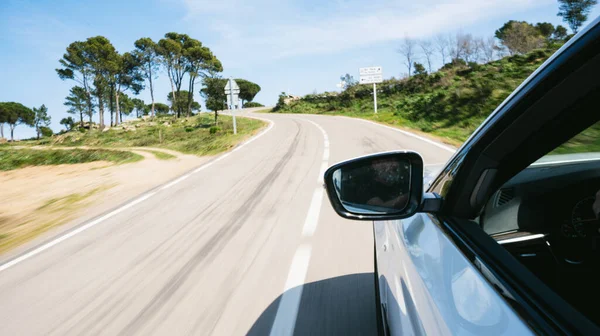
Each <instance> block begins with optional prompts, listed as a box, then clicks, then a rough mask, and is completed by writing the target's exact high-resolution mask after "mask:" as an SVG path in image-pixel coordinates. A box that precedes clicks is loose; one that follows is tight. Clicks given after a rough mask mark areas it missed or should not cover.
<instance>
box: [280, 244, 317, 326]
mask: <svg viewBox="0 0 600 336" xmlns="http://www.w3.org/2000/svg"><path fill="white" fill-rule="evenodd" d="M310 251H311V247H310V245H307V244H303V245H300V246H299V247H298V249H297V250H296V253H295V254H294V258H293V259H292V265H291V267H290V272H289V274H288V278H287V281H286V282H285V288H284V292H283V295H281V300H280V301H279V307H277V313H276V314H275V320H274V321H273V326H272V327H271V333H270V335H271V336H282V335H293V334H294V328H295V327H296V318H297V317H298V308H299V307H300V299H301V298H302V290H303V286H304V279H305V278H306V272H307V271H308V263H309V261H310Z"/></svg>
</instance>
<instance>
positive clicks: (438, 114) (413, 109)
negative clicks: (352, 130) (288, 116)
mask: <svg viewBox="0 0 600 336" xmlns="http://www.w3.org/2000/svg"><path fill="white" fill-rule="evenodd" d="M556 50H557V47H556V46H555V47H552V48H547V49H538V50H534V51H532V52H530V53H528V54H525V55H514V56H510V57H505V58H503V59H500V60H497V61H493V62H490V63H487V64H475V63H470V64H466V63H464V62H462V61H461V62H456V63H454V64H447V65H445V66H444V67H443V68H441V69H440V70H439V71H437V72H435V73H433V74H429V75H428V74H418V75H414V76H412V77H411V78H409V79H402V80H398V79H393V78H392V79H390V80H386V81H384V82H383V83H381V84H378V85H377V100H378V112H379V113H378V114H376V115H375V114H373V98H372V91H373V88H372V86H371V85H354V86H352V87H350V88H348V89H346V90H344V91H343V92H341V93H337V92H332V93H328V92H326V93H322V94H309V95H306V96H305V97H303V98H301V99H300V100H296V101H292V102H289V104H287V105H286V104H283V101H282V99H280V103H278V105H277V106H276V108H275V109H274V110H273V112H283V113H312V114H335V115H347V116H353V117H360V118H366V119H370V120H374V121H379V122H383V123H386V124H391V125H395V126H400V127H407V128H411V129H416V130H418V131H422V132H426V133H431V134H433V135H435V136H438V137H441V138H442V140H443V141H445V142H447V143H450V144H455V145H458V144H460V143H462V142H464V141H465V140H466V139H467V138H468V137H469V135H470V134H471V133H472V132H473V131H474V130H475V129H476V128H477V126H478V125H479V124H481V122H482V121H483V120H484V119H485V118H486V117H487V116H488V115H489V114H490V113H491V112H492V111H494V109H495V108H496V107H497V106H498V105H499V104H500V103H501V102H502V101H503V100H504V99H505V98H506V97H507V96H508V95H509V94H510V93H511V92H512V91H513V90H514V89H515V88H516V87H517V86H518V85H519V84H520V83H521V82H523V80H525V79H526V78H527V77H528V76H529V75H530V74H531V73H532V72H533V71H534V70H535V69H537V68H538V67H539V66H540V65H541V64H542V63H543V62H544V61H545V60H546V59H547V58H548V57H550V56H551V55H552V54H553V53H554V52H555V51H556Z"/></svg>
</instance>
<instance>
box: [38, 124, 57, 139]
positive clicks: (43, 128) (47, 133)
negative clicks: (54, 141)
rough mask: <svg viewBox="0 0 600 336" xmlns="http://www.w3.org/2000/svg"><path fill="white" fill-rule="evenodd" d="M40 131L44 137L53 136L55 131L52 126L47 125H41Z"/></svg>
mask: <svg viewBox="0 0 600 336" xmlns="http://www.w3.org/2000/svg"><path fill="white" fill-rule="evenodd" d="M40 133H41V134H42V137H45V138H47V137H51V136H52V135H53V134H54V132H53V131H52V129H51V128H50V127H46V126H41V127H40Z"/></svg>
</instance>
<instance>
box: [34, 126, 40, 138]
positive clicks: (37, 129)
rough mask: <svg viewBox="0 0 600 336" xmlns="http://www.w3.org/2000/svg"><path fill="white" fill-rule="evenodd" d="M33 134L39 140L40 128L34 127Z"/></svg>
mask: <svg viewBox="0 0 600 336" xmlns="http://www.w3.org/2000/svg"><path fill="white" fill-rule="evenodd" d="M35 133H36V134H37V139H38V140H40V128H39V127H38V126H36V127H35Z"/></svg>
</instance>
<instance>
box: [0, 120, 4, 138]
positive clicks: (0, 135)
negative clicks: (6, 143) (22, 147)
mask: <svg viewBox="0 0 600 336" xmlns="http://www.w3.org/2000/svg"><path fill="white" fill-rule="evenodd" d="M0 138H4V123H0Z"/></svg>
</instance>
